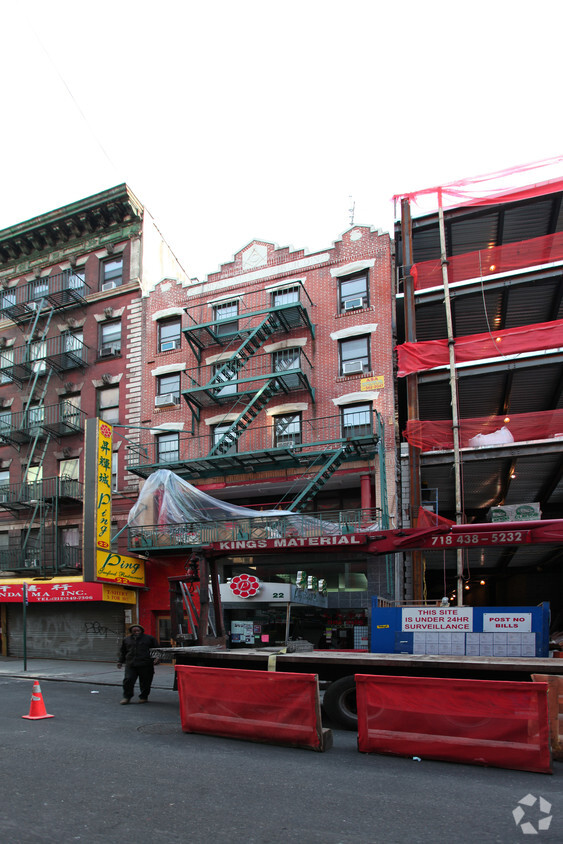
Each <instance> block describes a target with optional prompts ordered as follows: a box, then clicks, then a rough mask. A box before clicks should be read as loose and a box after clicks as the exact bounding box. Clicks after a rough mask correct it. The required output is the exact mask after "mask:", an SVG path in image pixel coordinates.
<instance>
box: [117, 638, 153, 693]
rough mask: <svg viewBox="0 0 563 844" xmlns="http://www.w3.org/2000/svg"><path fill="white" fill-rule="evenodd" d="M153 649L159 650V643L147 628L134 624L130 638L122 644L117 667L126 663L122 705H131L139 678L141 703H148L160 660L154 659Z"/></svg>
mask: <svg viewBox="0 0 563 844" xmlns="http://www.w3.org/2000/svg"><path fill="white" fill-rule="evenodd" d="M151 648H158V642H157V641H156V639H155V638H154V636H149V635H148V633H145V628H144V627H141V625H140V624H133V625H132V626H131V627H130V628H129V636H126V637H125V639H124V640H123V642H122V643H121V649H120V651H119V662H118V663H117V667H118V668H121V666H122V665H123V663H125V674H124V675H123V698H122V700H121V701H120V703H122V704H125V703H129V701H130V700H131V698H132V697H133V689H134V688H135V681H136V680H137V678H139V687H140V692H141V693H140V695H139V703H147V701H148V699H149V694H150V691H151V684H152V678H153V677H154V666H155V665H156V664H157V663H158V659H153V658H152V656H151V654H150V652H151Z"/></svg>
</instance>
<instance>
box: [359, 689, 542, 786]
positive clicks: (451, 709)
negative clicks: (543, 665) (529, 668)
mask: <svg viewBox="0 0 563 844" xmlns="http://www.w3.org/2000/svg"><path fill="white" fill-rule="evenodd" d="M356 691H357V704H358V750H359V751H360V752H363V753H391V754H396V755H399V756H419V757H421V758H424V759H442V760H445V761H448V762H467V763H472V764H475V765H493V766H496V767H500V768H515V769H517V770H522V771H536V772H539V773H547V774H549V773H551V754H550V749H549V726H548V714H547V684H546V683H521V682H511V681H504V680H502V681H496V680H457V679H455V680H454V679H438V678H433V677H431V678H426V677H387V676H380V675H375V676H374V675H363V674H358V675H356Z"/></svg>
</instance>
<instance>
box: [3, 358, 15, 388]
mask: <svg viewBox="0 0 563 844" xmlns="http://www.w3.org/2000/svg"><path fill="white" fill-rule="evenodd" d="M13 365H14V350H13V349H2V350H1V351H0V384H9V383H11V381H12V378H11V376H10V374H9V372H8V370H9V369H11V368H12V366H13Z"/></svg>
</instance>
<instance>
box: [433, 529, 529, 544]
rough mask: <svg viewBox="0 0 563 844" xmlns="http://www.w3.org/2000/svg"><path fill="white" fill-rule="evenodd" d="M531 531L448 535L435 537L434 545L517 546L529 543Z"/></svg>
mask: <svg viewBox="0 0 563 844" xmlns="http://www.w3.org/2000/svg"><path fill="white" fill-rule="evenodd" d="M529 535H530V531H529V530H506V531H504V530H499V531H496V532H495V533H448V534H447V535H446V536H433V537H432V545H439V546H442V545H452V546H455V545H517V544H519V543H521V542H527V541H528V537H529Z"/></svg>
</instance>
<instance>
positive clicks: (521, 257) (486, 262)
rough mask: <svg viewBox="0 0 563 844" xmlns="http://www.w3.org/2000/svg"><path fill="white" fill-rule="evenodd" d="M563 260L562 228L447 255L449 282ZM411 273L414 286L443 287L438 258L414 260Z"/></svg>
mask: <svg viewBox="0 0 563 844" xmlns="http://www.w3.org/2000/svg"><path fill="white" fill-rule="evenodd" d="M561 260H563V232H556V233H555V234H546V235H543V236H542V237H534V238H532V239H531V240H519V241H518V242H517V243H506V244H505V245H504V246H491V248H490V249H479V250H478V251H477V252H465V253H464V254H463V255H453V256H451V257H449V258H448V283H449V284H454V283H455V282H456V281H464V280H465V279H468V278H484V279H487V277H489V276H492V275H498V273H507V272H513V271H514V270H521V269H525V268H526V267H531V266H540V265H542V264H551V263H553V262H555V261H561ZM411 275H412V277H413V279H414V289H415V290H425V289H426V288H428V287H442V285H443V283H444V281H443V278H442V267H441V264H440V260H439V259H436V260H432V261H420V262H419V263H417V264H413V266H412V269H411Z"/></svg>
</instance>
